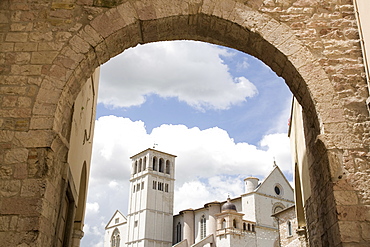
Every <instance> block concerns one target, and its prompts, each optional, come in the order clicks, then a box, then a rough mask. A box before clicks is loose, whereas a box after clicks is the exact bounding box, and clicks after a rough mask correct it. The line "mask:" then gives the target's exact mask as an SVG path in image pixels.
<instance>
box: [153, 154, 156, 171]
mask: <svg viewBox="0 0 370 247" xmlns="http://www.w3.org/2000/svg"><path fill="white" fill-rule="evenodd" d="M153 170H154V171H156V170H157V157H153Z"/></svg>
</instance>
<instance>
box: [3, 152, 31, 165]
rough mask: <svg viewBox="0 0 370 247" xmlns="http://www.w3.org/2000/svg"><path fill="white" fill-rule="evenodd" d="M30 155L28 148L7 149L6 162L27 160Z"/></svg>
mask: <svg viewBox="0 0 370 247" xmlns="http://www.w3.org/2000/svg"><path fill="white" fill-rule="evenodd" d="M27 157H28V150H27V149H26V148H17V149H15V148H13V149H11V150H7V151H5V156H4V163H5V164H15V163H22V162H26V161H27Z"/></svg>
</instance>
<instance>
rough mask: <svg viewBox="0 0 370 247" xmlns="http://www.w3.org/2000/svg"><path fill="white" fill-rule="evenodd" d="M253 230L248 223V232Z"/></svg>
mask: <svg viewBox="0 0 370 247" xmlns="http://www.w3.org/2000/svg"><path fill="white" fill-rule="evenodd" d="M250 230H251V224H249V223H248V231H250Z"/></svg>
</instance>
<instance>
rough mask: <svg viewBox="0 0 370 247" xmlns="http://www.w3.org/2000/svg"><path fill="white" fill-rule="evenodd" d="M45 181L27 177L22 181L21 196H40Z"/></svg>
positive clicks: (42, 193)
mask: <svg viewBox="0 0 370 247" xmlns="http://www.w3.org/2000/svg"><path fill="white" fill-rule="evenodd" d="M45 187H46V184H45V181H43V180H41V179H27V180H25V181H24V182H23V183H22V188H21V194H20V195H21V196H22V197H42V196H43V195H44V193H45Z"/></svg>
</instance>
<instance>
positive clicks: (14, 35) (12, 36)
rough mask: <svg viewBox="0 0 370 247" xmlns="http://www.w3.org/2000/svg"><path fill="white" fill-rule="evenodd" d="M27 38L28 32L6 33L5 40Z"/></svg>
mask: <svg viewBox="0 0 370 247" xmlns="http://www.w3.org/2000/svg"><path fill="white" fill-rule="evenodd" d="M27 38H28V33H18V32H17V33H8V34H7V35H6V38H5V41H7V42H26V41H27Z"/></svg>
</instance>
